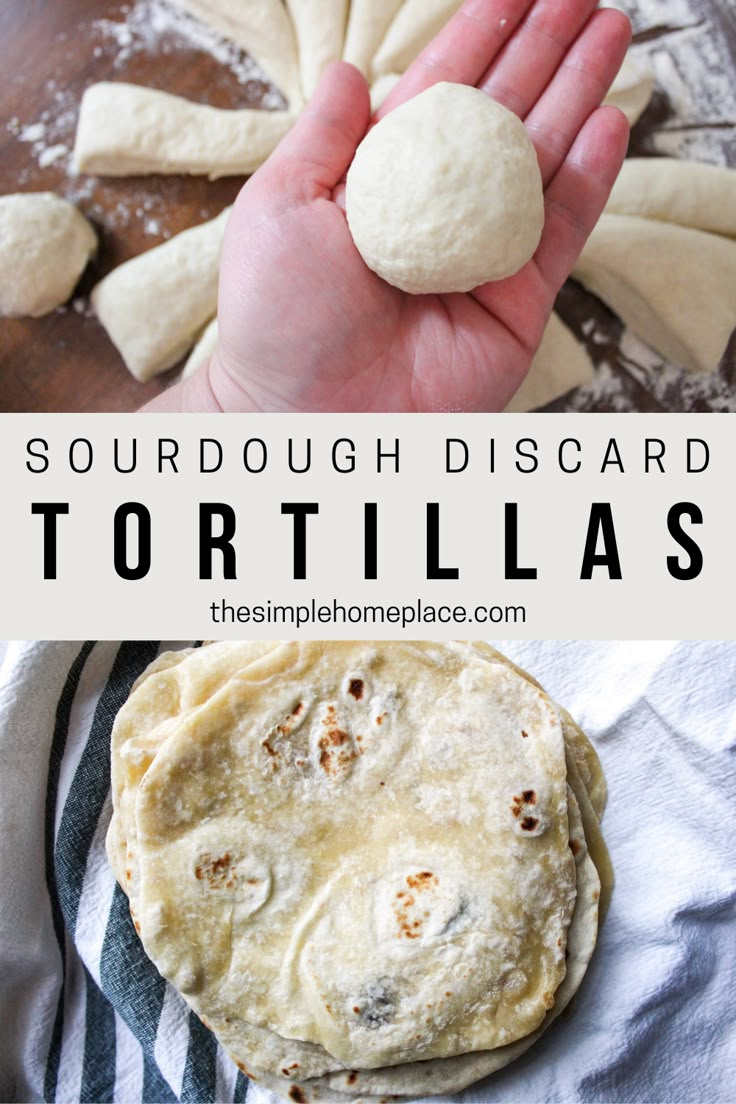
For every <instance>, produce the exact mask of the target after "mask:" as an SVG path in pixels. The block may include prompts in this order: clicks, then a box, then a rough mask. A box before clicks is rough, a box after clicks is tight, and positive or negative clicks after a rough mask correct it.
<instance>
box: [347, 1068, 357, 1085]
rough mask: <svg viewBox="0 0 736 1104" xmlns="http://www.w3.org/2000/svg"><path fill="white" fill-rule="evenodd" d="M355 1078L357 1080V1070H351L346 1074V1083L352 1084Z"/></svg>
mask: <svg viewBox="0 0 736 1104" xmlns="http://www.w3.org/2000/svg"><path fill="white" fill-rule="evenodd" d="M357 1080H358V1071H357V1070H351V1071H350V1073H349V1074H348V1085H354V1084H355V1082H356V1081H357Z"/></svg>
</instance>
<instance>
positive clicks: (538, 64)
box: [154, 0, 631, 412]
mask: <svg viewBox="0 0 736 1104" xmlns="http://www.w3.org/2000/svg"><path fill="white" fill-rule="evenodd" d="M596 6H597V4H596V0H535V2H532V3H530V2H529V0H467V2H466V3H465V4H464V5H463V7H462V8H461V9H460V11H459V12H458V14H457V15H456V16H455V17H454V18H453V19H452V20H451V21H450V23H448V25H447V27H446V28H445V29H444V30H443V31H442V32H441V33H440V34H439V35H438V37H437V38H436V39H435V40H434V42H432V43H431V44H430V45H429V46H428V47H427V49H426V50H425V51H424V52H423V54H422V55H421V56H420V57H419V58H418V60H417V61H416V62H415V63H414V64H413V65H412V66H411V68H410V69H409V70H408V71H407V72H406V74H405V75H404V77H403V78H402V80H401V81H400V83H399V84H398V85H397V87H396V88H395V89H394V91H393V93H392V94H391V96H390V97H389V99H388V100H387V102H386V104H385V105H384V107H383V108H382V109H381V111H380V112H379V113H378V118H382V117H383V116H384V115H385V114H386V113H387V112H389V111H391V110H392V109H393V108H395V107H397V106H398V105H399V104H400V103H403V102H404V101H406V100H408V99H411V98H412V97H414V96H416V95H418V94H419V93H420V92H422V91H424V90H425V89H426V88H428V87H429V86H430V85H432V84H435V83H437V82H438V81H444V80H446V81H453V82H457V83H464V84H469V85H476V86H477V87H479V88H481V89H483V90H484V91H485V92H487V93H488V94H489V95H491V96H493V97H494V98H495V99H497V100H499V101H500V102H501V103H503V104H505V106H507V107H508V108H510V109H511V110H512V111H514V112H515V113H516V114H517V115H518V116H519V117H520V118H521V119H522V120H523V121H524V124H525V126H526V128H527V131H528V133H529V135H530V137H531V139H532V141H533V143H534V145H535V147H536V150H537V154H538V157H539V162H540V167H541V170H542V177H543V181H544V187H545V206H546V224H545V229H544V234H543V237H542V241H541V243H540V246H539V248H538V250H537V252H536V254H535V256H534V258H533V259H532V260H531V261H530V262H529V264H527V265H526V266H525V267H524V268H523V269H522V270H521V272H519V273H517V274H516V275H515V276H513V277H511V278H510V279H507V280H503V281H500V282H497V283H491V284H486V285H485V286H483V287H481V288H477V289H476V290H475V291H473V292H471V293H470V294H466V295H461V294H452V295H425V296H411V295H407V294H406V293H404V292H401V291H399V290H398V289H396V288H394V287H391V286H390V285H388V284H386V283H385V282H384V281H383V280H381V279H380V278H379V277H378V276H376V275H375V274H374V273H373V272H371V271H370V270H369V269H368V268H367V267H366V265H365V263H364V262H363V260H362V258H361V256H360V254H359V253H358V251H357V249H356V247H355V245H354V243H353V240H352V237H351V234H350V231H349V229H348V225H347V220H346V218H345V213H344V177H345V174H346V172H347V170H348V168H349V166H350V163H351V161H352V159H353V156H354V153H355V150H356V148H357V146H358V145H359V143H360V142H361V140H362V138H363V137H364V135H365V133H366V131H367V129H368V127H369V125H370V105H369V95H368V88H367V85H366V83H365V81H364V79H363V77H362V76H361V75H360V74H359V73H358V71H357V70H356V69H354V68H352V67H351V66H349V65H345V64H342V63H338V64H336V65H334V66H332V67H331V68H330V70H329V71H328V72H327V73H326V75H325V77H324V79H323V81H322V83H321V85H320V88H319V90H318V92H317V94H316V95H315V97H314V98H313V100H312V101H311V103H310V104H309V106H308V107H307V108H306V110H305V112H304V114H303V115H302V117H301V118H300V120H299V122H298V123H297V124H296V126H295V127H294V129H293V130H292V131H291V133H290V134H289V135H288V136H287V138H286V139H285V140H284V141H283V142H282V143H281V145H280V146H279V147H278V149H277V150H276V151H275V153H274V154H273V155H272V156H271V157H270V158H269V160H268V162H267V163H266V164H265V165H264V166H263V167H262V168H261V169H260V170H259V171H258V172H257V173H256V174H255V175H254V176H253V177H252V178H251V180H250V181H249V182H248V183H247V184H246V186H245V187H244V189H243V191H242V192H241V194H240V196H239V198H238V200H237V202H236V204H235V209H234V211H233V214H232V216H231V219H230V223H229V226H228V230H227V235H226V241H225V247H224V251H223V260H222V269H221V279H220V302H219V322H220V338H219V347H218V350H217V352H216V354H215V355H214V357H213V358H212V361H211V362H210V364H209V366H208V367H207V368H204V369H202V370H201V371H200V373H198V374H197V375H196V376H195V377H194V378H193V379H192V380H190V381H187V383H186V384H183V385H181V387H180V388H179V389H178V391H179V393H178V394H177V395H176V396H173V395H172V397H171V399H169V400H168V404H167V403H166V398H167V397H164V403H161V402H158V403H156V404H154V408H157V409H164V408H169V409H172V408H174V406H175V407H176V408H177V409H182V410H185V409H190V410H194V409H199V410H202V409H210V410H217V409H222V410H226V411H291V412H296V411H374V412H375V411H380V412H389V411H400V412H403V411H450V410H462V411H473V410H487V411H492V410H501V409H503V408H504V407H505V406H506V404H507V402H508V401H509V399H510V398H511V397H512V395H513V394H514V392H515V391H516V390H517V389H518V387H519V386H520V384H521V383H522V381H523V379H524V376H525V375H526V372H527V371H528V369H529V366H530V363H531V360H532V358H533V356H534V354H535V352H536V350H537V348H538V346H539V343H540V341H541V339H542V335H543V333H544V329H545V326H546V324H547V321H548V319H549V315H550V312H551V310H552V307H553V304H554V301H555V298H556V295H557V292H558V291H559V289H560V287H561V286H562V284H563V283H564V281H565V280H566V279H567V277H568V276H569V274H570V271H571V270H572V267H573V265H574V263H575V261H576V260H577V258H578V255H579V253H580V251H581V250H582V248H583V245H584V244H585V241H586V240H587V237H588V235H589V234H590V232H591V231H592V229H593V227H594V226H595V224H596V222H597V221H598V218H599V216H600V214H601V211H602V210H603V207H604V206H605V203H606V201H607V199H608V196H609V193H610V189H611V187H612V186H613V183H614V181H615V179H616V176H617V175H618V172H619V170H620V167H621V163H622V161H623V158H624V156H625V153H626V147H627V143H628V133H629V131H628V124H627V122H626V119H625V118H624V116H623V115H622V114H621V113H620V112H619V111H618V110H617V109H616V108H611V107H605V108H601V107H600V104H601V102H602V100H603V98H604V97H605V95H606V93H607V91H608V89H609V87H610V85H611V83H612V81H613V79H614V77H615V76H616V74H617V72H618V70H619V68H620V65H621V62H622V60H623V58H624V55H625V53H626V50H627V48H628V45H629V42H630V38H631V27H630V24H629V21H628V19H627V18H626V17H625V16H624V15H623V14H622V13H620V12H618V11H615V10H603V11H596V10H595V9H596ZM172 400H173V402H172Z"/></svg>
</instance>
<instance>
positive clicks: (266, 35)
mask: <svg viewBox="0 0 736 1104" xmlns="http://www.w3.org/2000/svg"><path fill="white" fill-rule="evenodd" d="M174 2H175V3H177V4H179V6H180V7H182V8H184V9H185V10H186V11H188V12H189V13H190V14H191V15H193V16H195V17H196V18H197V19H200V20H201V21H202V22H203V23H206V24H207V26H209V27H212V29H213V30H215V31H217V32H218V33H219V34H221V35H223V36H224V37H225V38H229V39H230V40H231V41H232V42H234V43H235V44H236V45H237V46H240V48H241V50H245V51H246V53H248V54H250V55H251V57H253V58H254V59H255V60H256V61H257V62H258V64H259V65H260V67H261V68H262V69H263V71H264V73H265V74H266V76H267V77H268V78H269V79H270V80H272V81H273V83H274V84H275V85H276V87H277V88H278V89H279V91H280V92H282V93H283V94H284V96H285V97H286V99H287V100H288V102H289V106H290V107H291V108H292V109H293V110H294V111H296V110H298V108H299V107H300V106H301V84H300V80H299V63H298V59H297V49H296V38H295V35H294V29H293V27H292V25H291V22H290V20H289V17H288V15H287V13H286V10H285V8H284V5H283V3H282V0H174Z"/></svg>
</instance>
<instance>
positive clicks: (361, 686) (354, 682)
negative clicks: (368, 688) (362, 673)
mask: <svg viewBox="0 0 736 1104" xmlns="http://www.w3.org/2000/svg"><path fill="white" fill-rule="evenodd" d="M364 690H365V683H364V682H363V680H362V679H359V678H354V679H351V680H350V685H349V687H348V693H349V694H350V695H351V696H352V697H353V698H355V700H356V701H360V699H361V698H362V697H363V691H364Z"/></svg>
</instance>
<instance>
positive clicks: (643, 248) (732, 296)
mask: <svg viewBox="0 0 736 1104" xmlns="http://www.w3.org/2000/svg"><path fill="white" fill-rule="evenodd" d="M573 276H574V277H575V279H576V280H579V281H580V282H581V283H582V284H583V285H584V286H585V287H586V288H588V290H589V291H592V292H593V293H594V294H595V295H597V296H598V297H599V298H600V299H602V300H603V302H604V303H606V305H607V306H608V307H610V309H611V310H612V311H614V313H615V314H617V315H618V316H619V318H620V319H621V320H622V321H623V322H624V323H625V324H626V325H627V326H629V327H630V328H631V329H632V330H633V332H634V333H635V334H636V335H637V336H638V337H640V338H641V339H642V340H643V341H646V342H647V344H649V345H651V347H652V348H653V349H655V350H656V351H657V352H658V353H659V354H660V356H662V357H664V358H665V359H666V360H668V361H671V362H672V363H674V364H679V365H681V366H682V367H683V368H687V369H688V370H689V371H691V372H712V371H713V370H714V369H716V368H717V367H718V364H719V362H720V359H721V356H722V355H723V352H724V350H725V348H726V345H727V344H728V341H729V339H730V337H731V334H732V333H733V330H734V327H736V242H733V241H729V240H728V239H727V238H721V237H717V236H716V235H715V234H705V233H703V232H702V231H701V230H690V229H687V228H686V227H682V226H675V225H674V224H672V223H665V222H654V221H652V220H650V219H640V218H634V217H632V216H628V215H603V217H602V218H601V220H600V222H599V223H598V226H597V227H596V229H595V230H594V231H593V234H592V236H591V238H590V240H589V242H588V244H587V245H586V247H585V249H584V250H583V254H582V256H581V257H580V260H579V261H578V263H577V265H576V266H575V268H574V270H573Z"/></svg>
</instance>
